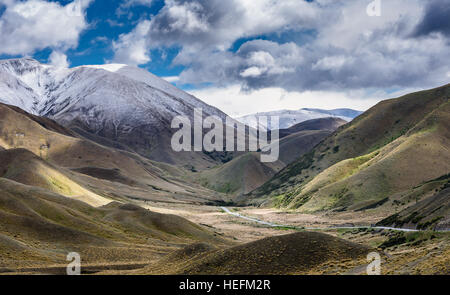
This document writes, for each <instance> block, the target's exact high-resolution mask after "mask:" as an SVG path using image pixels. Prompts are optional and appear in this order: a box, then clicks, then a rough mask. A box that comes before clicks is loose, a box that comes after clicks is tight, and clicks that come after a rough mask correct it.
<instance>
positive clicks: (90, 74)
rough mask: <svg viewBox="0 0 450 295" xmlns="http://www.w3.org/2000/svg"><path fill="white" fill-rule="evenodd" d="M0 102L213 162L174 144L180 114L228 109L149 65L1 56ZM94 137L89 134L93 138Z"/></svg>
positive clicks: (155, 150) (162, 154) (141, 146)
mask: <svg viewBox="0 0 450 295" xmlns="http://www.w3.org/2000/svg"><path fill="white" fill-rule="evenodd" d="M0 102H3V103H7V104H11V105H15V106H18V107H20V108H22V109H23V110H25V111H27V112H29V113H32V114H34V115H40V116H45V117H48V118H50V119H54V120H56V121H57V122H58V123H60V124H62V125H64V126H66V127H70V128H79V129H81V130H84V131H86V132H88V133H90V134H92V135H93V136H96V137H102V138H106V139H108V140H110V141H113V142H118V143H121V144H123V145H125V146H128V147H130V148H132V149H133V150H134V151H136V152H138V153H139V154H141V155H143V156H145V157H148V158H150V159H153V160H158V161H164V162H167V163H171V164H185V163H187V162H193V163H194V164H197V165H198V166H200V167H206V166H209V165H211V163H214V160H213V159H211V158H210V157H208V156H207V155H205V154H203V153H201V152H200V153H174V152H172V151H171V149H170V139H171V135H172V134H173V130H172V129H171V128H170V123H171V121H172V119H173V118H174V117H176V116H179V115H182V116H187V117H188V118H190V119H191V120H192V118H193V115H194V109H195V108H201V109H202V110H203V112H204V116H205V117H206V116H211V115H215V116H218V117H220V118H222V119H223V118H225V117H226V115H225V114H224V113H222V112H221V111H219V110H218V109H216V108H214V107H211V106H209V105H207V104H205V103H203V102H202V101H200V100H198V99H197V98H195V97H193V96H191V95H189V94H187V93H185V92H183V91H182V90H179V89H177V88H176V87H175V86H173V85H171V84H170V83H168V82H166V81H164V80H162V79H159V78H157V77H156V76H154V75H152V74H150V73H148V72H147V71H145V70H140V69H136V68H132V67H128V66H123V65H105V66H82V67H77V68H73V69H58V68H54V67H52V66H49V65H42V64H40V63H39V62H37V61H35V60H32V59H26V58H24V59H13V60H3V61H0ZM94 138H95V137H93V138H91V139H94Z"/></svg>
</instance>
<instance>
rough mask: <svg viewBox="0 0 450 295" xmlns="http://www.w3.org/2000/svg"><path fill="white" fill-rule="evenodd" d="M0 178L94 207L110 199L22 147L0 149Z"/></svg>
mask: <svg viewBox="0 0 450 295" xmlns="http://www.w3.org/2000/svg"><path fill="white" fill-rule="evenodd" d="M0 178H7V179H10V180H14V181H16V182H19V183H23V184H26V185H31V186H36V187H40V188H44V189H47V190H49V191H52V192H54V193H57V194H60V195H63V196H65V197H69V198H73V199H77V200H80V201H83V202H85V203H87V204H89V205H91V206H94V207H100V206H103V205H106V204H108V203H110V202H111V200H108V199H107V198H104V197H101V196H99V195H97V194H95V193H93V192H91V191H89V190H87V189H85V188H83V187H81V186H80V185H79V184H77V183H76V182H74V181H73V180H71V179H70V178H69V177H67V176H66V175H65V174H64V173H63V172H61V171H59V170H58V168H56V167H55V166H53V165H51V164H48V163H46V162H45V161H43V160H42V159H41V158H39V157H38V156H36V155H34V154H33V153H31V152H29V151H28V150H24V149H10V150H6V151H0Z"/></svg>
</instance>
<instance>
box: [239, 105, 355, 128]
mask: <svg viewBox="0 0 450 295" xmlns="http://www.w3.org/2000/svg"><path fill="white" fill-rule="evenodd" d="M362 113H363V112H360V111H355V110H352V109H336V110H321V109H306V108H305V109H300V110H280V111H273V112H265V113H257V114H252V115H248V116H243V117H240V118H236V120H237V121H239V122H241V123H244V124H246V125H248V126H250V127H253V128H257V126H258V118H259V117H272V116H277V117H279V119H280V121H279V128H280V129H287V128H290V127H292V126H294V125H296V124H299V123H302V122H305V121H308V120H313V119H320V118H327V117H336V118H341V119H343V120H345V121H347V122H349V121H352V120H353V119H354V118H356V117H357V116H359V115H361V114H362ZM268 125H269V126H266V127H267V128H268V129H269V130H272V129H274V128H276V127H275V126H272V124H271V122H270V119H269V120H268Z"/></svg>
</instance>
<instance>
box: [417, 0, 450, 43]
mask: <svg viewBox="0 0 450 295" xmlns="http://www.w3.org/2000/svg"><path fill="white" fill-rule="evenodd" d="M431 33H442V34H444V35H446V36H450V1H448V0H443V1H442V0H430V1H429V2H428V4H427V7H426V9H425V15H424V17H423V19H422V21H421V22H420V23H419V25H418V26H417V27H416V29H415V31H414V34H413V35H414V36H415V37H419V36H425V35H428V34H431Z"/></svg>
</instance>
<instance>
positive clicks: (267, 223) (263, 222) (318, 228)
mask: <svg viewBox="0 0 450 295" xmlns="http://www.w3.org/2000/svg"><path fill="white" fill-rule="evenodd" d="M220 208H221V209H222V210H223V211H225V212H226V213H228V214H230V215H233V216H235V217H238V218H241V219H245V220H249V221H253V222H256V223H259V224H262V225H266V226H269V227H291V228H296V226H292V225H284V224H276V223H272V222H267V221H263V220H259V219H256V218H252V217H248V216H244V215H242V214H239V213H237V212H232V211H230V209H228V208H226V207H220ZM362 228H366V229H367V228H372V229H386V230H394V231H401V232H418V231H420V230H417V229H406V228H395V227H387V226H333V227H307V228H304V229H306V230H329V229H362Z"/></svg>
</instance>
